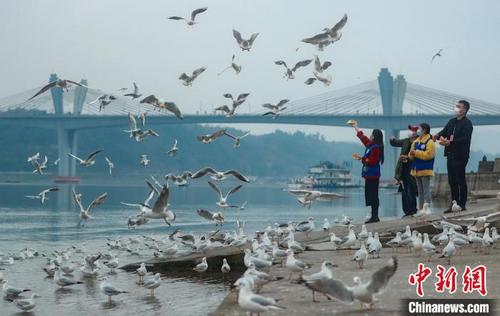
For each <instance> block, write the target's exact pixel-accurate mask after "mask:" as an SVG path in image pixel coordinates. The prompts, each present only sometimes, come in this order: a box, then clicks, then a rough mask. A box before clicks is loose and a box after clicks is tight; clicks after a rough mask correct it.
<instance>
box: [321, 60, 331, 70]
mask: <svg viewBox="0 0 500 316" xmlns="http://www.w3.org/2000/svg"><path fill="white" fill-rule="evenodd" d="M331 65H332V62H331V61H325V62H324V63H323V65H322V66H321V71H323V70H326V69H328V67H330V66H331Z"/></svg>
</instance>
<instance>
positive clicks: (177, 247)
mask: <svg viewBox="0 0 500 316" xmlns="http://www.w3.org/2000/svg"><path fill="white" fill-rule="evenodd" d="M206 11H207V8H206V7H204V8H199V9H196V10H194V11H193V12H192V13H191V15H190V17H188V18H184V17H181V16H171V17H169V18H168V19H170V20H183V21H185V22H186V24H187V25H188V26H190V27H192V26H194V25H195V24H197V21H196V18H197V16H198V15H199V14H202V13H204V12H206ZM346 23H347V15H344V16H343V17H342V19H341V20H340V21H339V22H338V23H336V24H335V25H334V26H333V27H331V28H329V27H327V28H324V29H323V31H322V32H321V33H318V34H316V35H314V36H312V37H309V38H306V39H303V40H302V42H304V43H307V44H311V45H314V46H315V47H317V49H318V50H319V51H323V50H324V49H325V48H326V47H328V46H330V45H332V44H333V43H335V42H337V41H339V40H340V39H341V37H342V30H343V28H344V26H345V25H346ZM258 36H259V33H253V34H251V35H249V37H248V36H245V37H244V35H243V36H242V35H241V33H240V32H238V31H237V30H235V29H233V37H234V38H235V40H236V42H237V44H238V46H239V48H240V49H241V51H247V52H250V51H251V49H252V47H253V45H254V43H255V41H256V39H257V37H258ZM440 53H441V51H440V52H438V53H437V54H436V55H435V56H433V58H432V60H434V58H435V57H437V56H441V55H440ZM235 59H236V55H234V54H233V56H232V60H231V65H229V66H228V67H226V68H224V69H223V70H222V71H221V72H220V73H218V75H221V74H222V73H224V72H225V71H226V70H228V69H233V70H234V73H235V74H236V75H237V74H239V73H240V72H241V71H242V66H241V65H238V64H236V63H235ZM311 63H313V66H314V71H313V76H312V77H310V78H308V79H307V80H306V81H305V84H307V85H311V84H313V83H314V82H316V81H318V82H321V83H323V84H324V85H325V86H328V85H330V84H331V83H332V78H331V76H330V75H328V74H325V71H326V70H327V69H328V68H329V67H330V66H331V65H332V62H330V61H323V62H322V61H321V60H320V57H318V56H317V55H314V58H313V59H306V60H302V61H298V62H297V63H295V64H294V65H293V67H291V66H289V65H288V64H287V63H286V62H285V61H283V60H277V61H275V64H276V65H278V66H282V67H283V68H284V70H285V72H284V78H286V79H287V80H292V79H295V75H296V72H297V71H298V70H299V69H300V68H305V67H307V66H309V65H310V64H311ZM206 69H207V68H206V67H200V68H197V69H195V70H194V71H192V72H190V73H182V74H181V75H180V76H179V80H180V81H182V84H183V85H184V86H186V87H190V86H192V85H193V83H194V81H195V80H196V79H197V78H198V77H199V76H200V75H202V74H203V73H204V72H205V71H206ZM72 85H73V86H82V84H80V83H77V82H75V81H72V80H67V79H57V80H56V81H53V82H50V83H49V84H47V85H46V86H44V87H43V88H41V90H40V91H38V92H37V93H36V94H35V95H34V96H32V97H31V98H30V99H29V100H31V99H33V98H36V97H37V96H39V95H41V94H43V93H46V92H47V91H49V90H50V89H52V88H55V87H59V88H62V89H64V90H65V91H68V89H69V88H70V86H72ZM127 90H128V89H127V88H121V89H119V91H120V92H126V91H127ZM249 95H250V94H249V93H241V94H239V95H238V96H237V97H236V98H235V97H233V95H232V94H230V93H226V94H224V95H223V97H224V98H225V99H228V100H229V101H230V102H229V104H225V105H222V106H219V107H217V108H215V112H221V113H223V115H225V116H226V117H232V116H234V115H236V112H237V109H238V108H239V107H240V106H241V105H242V104H243V103H244V102H245V101H246V99H247V97H248V96H249ZM123 96H126V97H130V98H131V99H132V100H136V99H138V100H139V102H140V104H147V105H150V106H152V107H153V110H158V111H161V110H166V111H168V112H171V113H172V114H173V115H175V116H176V117H177V118H178V119H183V115H182V112H181V110H180V109H179V107H178V106H177V105H176V103H175V102H170V101H165V100H162V99H159V98H157V97H156V96H155V95H154V94H151V95H149V96H147V97H144V98H142V99H140V98H141V97H142V94H141V93H140V91H139V87H138V85H137V83H135V82H134V83H133V91H132V92H130V93H124V94H123ZM116 100H117V98H116V96H115V95H113V94H103V95H101V96H99V97H97V98H96V99H95V100H93V101H91V102H89V103H88V105H93V104H98V106H99V109H100V110H101V111H104V110H105V108H106V106H107V105H109V104H110V103H112V102H116ZM288 102H289V100H288V99H282V100H280V101H279V102H278V103H276V104H271V103H266V104H263V107H264V108H266V109H268V110H269V111H268V112H266V113H264V114H263V115H265V116H271V117H272V118H273V119H276V118H277V117H278V116H279V115H280V114H281V113H282V112H283V111H284V110H286V104H287V103H288ZM146 115H147V111H146V112H143V113H140V114H139V115H138V116H137V117H136V116H135V115H133V114H132V113H129V114H128V123H129V129H128V130H124V132H125V133H127V134H129V137H130V138H133V139H134V140H135V141H137V142H142V141H144V140H145V139H146V138H147V137H158V136H159V134H158V133H157V132H155V131H154V130H152V129H150V128H146ZM138 119H139V120H140V125H139V124H138V122H137V120H138ZM248 135H249V134H248V133H245V134H243V135H240V136H236V135H232V134H230V133H229V132H228V131H227V130H226V129H219V130H217V131H215V132H213V133H211V134H207V135H199V136H198V137H197V139H198V141H199V142H201V143H202V144H210V143H212V142H214V141H216V140H217V139H218V138H220V137H223V136H226V137H228V138H230V139H232V140H233V141H234V147H235V148H238V147H240V145H241V141H242V140H243V139H244V138H245V137H246V136H248ZM180 150H181V149H180V146H179V144H178V142H177V140H174V144H173V146H172V147H171V148H170V149H169V150H168V151H167V152H166V155H167V156H169V157H173V156H175V155H177V153H178V152H179V151H180ZM103 151H104V150H103V149H98V150H95V151H93V152H91V153H89V154H88V155H87V156H85V157H83V158H82V157H78V156H77V155H76V154H75V153H69V154H68V155H69V156H70V157H71V158H72V159H75V160H77V161H78V163H79V164H80V166H82V167H92V166H94V165H95V163H96V157H98V155H99V154H100V153H102V152H103ZM27 161H28V162H29V163H31V165H32V166H33V168H34V170H33V173H38V174H40V175H42V174H44V171H45V170H46V169H47V167H48V159H47V156H44V158H43V160H42V159H41V156H40V153H36V154H35V155H33V156H31V157H29V158H28V159H27ZM58 162H59V159H57V160H56V161H54V162H53V165H57V164H58ZM105 162H106V164H107V167H108V171H109V174H110V175H111V174H112V172H113V169H114V167H115V165H114V163H113V162H112V160H111V158H110V157H105ZM149 162H150V159H149V157H148V155H147V154H142V155H141V156H140V159H139V164H140V165H141V166H143V167H147V166H148V165H149ZM205 176H208V177H210V179H211V180H210V181H208V185H209V187H210V188H212V189H213V190H214V192H215V193H216V194H217V201H216V203H215V204H216V206H217V208H218V209H217V211H214V212H211V211H209V210H206V209H198V210H197V214H198V215H199V216H200V217H202V218H203V219H205V220H208V221H211V222H213V223H215V226H216V228H217V227H219V229H218V230H216V231H213V232H210V233H208V234H204V235H200V236H196V235H193V234H190V233H184V232H181V231H180V230H179V229H176V230H175V231H174V232H172V233H171V234H169V235H168V236H161V237H158V236H157V237H153V236H149V237H148V236H134V237H128V238H118V239H114V240H111V239H108V240H107V242H106V248H105V249H104V250H101V251H97V252H91V251H87V250H86V249H85V246H84V245H81V246H76V245H73V246H71V247H68V248H66V249H61V250H55V251H53V252H51V253H42V252H38V251H36V250H34V249H32V248H25V249H22V250H20V251H19V252H18V253H10V254H6V255H4V254H3V253H1V252H0V266H3V265H5V266H9V265H13V264H14V263H15V261H23V260H36V259H37V258H44V259H45V260H46V264H45V265H44V266H43V267H42V270H43V271H44V272H45V273H46V274H47V276H48V277H49V278H53V281H54V284H55V285H57V286H58V287H61V288H66V287H77V286H79V285H80V284H82V283H83V282H82V279H85V278H90V279H97V280H99V281H101V283H100V290H101V292H102V293H103V294H104V295H105V296H106V297H107V298H108V301H109V302H110V303H111V302H112V297H114V296H117V295H120V294H124V293H127V291H125V290H122V289H119V288H117V287H116V286H114V285H113V284H112V283H111V282H110V281H109V277H108V276H109V275H112V274H116V269H118V268H119V260H120V258H121V257H123V256H138V257H140V256H144V255H148V256H153V257H157V258H158V257H176V256H185V255H188V254H191V253H204V252H206V251H208V250H210V249H214V248H218V247H227V246H244V245H247V243H248V242H249V238H247V236H246V235H245V233H244V230H243V228H244V225H243V224H242V223H240V222H239V220H238V221H237V222H236V229H235V230H234V231H233V232H222V231H221V230H220V229H221V227H222V225H223V223H224V219H225V217H224V213H223V210H225V209H227V208H237V209H244V208H245V205H246V202H245V203H244V204H243V205H241V206H238V205H234V204H232V203H230V202H229V200H228V199H229V198H230V196H232V195H233V194H235V193H236V192H238V191H239V190H240V189H241V188H242V185H241V184H239V185H237V186H234V187H232V188H231V189H230V190H228V191H227V192H224V191H223V190H222V189H221V187H220V183H221V182H222V181H224V180H226V179H228V178H229V177H231V178H233V179H236V180H238V181H241V182H243V183H249V182H250V180H249V178H248V177H247V176H245V175H243V174H242V173H241V172H239V171H237V170H232V169H230V170H225V171H221V170H216V169H214V168H212V167H210V166H207V167H204V168H201V169H200V170H198V171H195V172H191V171H185V172H183V173H182V174H180V175H175V174H171V173H169V174H167V175H165V177H164V179H165V182H164V183H160V182H159V181H157V180H156V179H155V178H154V177H151V181H150V180H147V181H146V184H147V188H148V194H147V195H146V197H145V199H144V201H139V202H122V204H123V205H125V206H128V207H133V208H136V209H137V210H138V213H137V215H136V216H130V217H129V218H128V221H127V225H128V227H129V228H130V229H134V228H136V227H138V226H141V225H144V224H146V223H148V222H149V221H150V220H163V221H164V222H165V223H166V224H167V225H169V226H170V225H172V223H173V222H175V220H176V218H177V215H176V213H175V211H173V210H172V209H171V208H170V204H169V195H170V188H169V183H173V184H174V185H176V186H185V185H187V184H188V182H189V181H191V180H194V179H199V178H203V177H205ZM58 190H59V189H58V188H57V187H52V188H47V189H44V190H42V191H41V192H39V193H37V194H35V195H28V196H26V197H27V198H30V199H38V200H40V203H41V204H42V205H44V203H45V201H46V200H47V199H48V198H49V197H48V196H49V195H50V194H54V192H57V191H58ZM290 193H292V194H294V195H297V196H299V197H298V198H297V200H298V202H299V203H300V204H301V205H303V206H305V207H308V208H310V207H311V205H312V203H313V201H315V200H318V199H319V200H321V199H327V200H331V199H335V198H339V197H342V196H341V195H339V194H335V193H328V192H320V191H312V190H290ZM72 197H73V200H74V201H75V203H76V205H77V206H78V208H79V218H80V223H79V226H85V223H86V222H87V221H88V220H90V219H92V218H94V215H93V214H92V213H91V212H92V211H93V210H94V209H96V208H97V207H99V206H100V205H102V204H103V203H104V202H105V201H106V199H107V197H108V194H107V193H106V192H104V193H102V194H100V195H99V196H97V197H95V198H94V199H93V200H92V202H90V203H89V204H88V206H87V207H84V203H83V199H82V198H83V196H82V194H81V193H77V192H76V191H75V190H73V192H72ZM153 201H154V203H153ZM499 218H500V214H499V213H496V214H492V215H490V216H486V217H479V218H470V219H463V220H451V219H450V220H441V221H438V222H435V223H433V225H435V226H436V228H439V229H441V230H442V232H441V233H440V234H437V235H435V236H433V237H432V239H431V238H430V237H429V235H428V234H427V233H424V234H423V235H422V234H421V233H420V232H418V231H411V230H410V227H409V226H407V227H406V230H405V232H398V233H397V234H396V236H395V237H394V238H392V239H391V240H390V241H388V242H387V243H386V244H387V246H389V247H392V248H393V249H394V250H395V251H396V250H397V248H399V247H406V248H408V249H409V250H410V251H413V252H415V253H416V254H417V255H422V256H424V257H425V258H426V259H427V260H431V258H432V256H434V255H435V254H441V257H444V258H446V259H447V260H448V262H450V260H451V258H452V257H453V256H454V255H456V253H457V248H459V247H464V246H467V245H469V244H472V245H477V246H478V247H481V249H484V251H485V252H489V249H491V247H493V245H494V244H495V243H496V242H498V241H500V236H499V235H498V233H497V230H496V228H495V227H492V228H491V230H490V228H489V227H488V224H489V223H491V222H493V221H496V220H498V219H499ZM351 223H352V219H351V218H349V217H348V216H345V215H344V216H343V217H342V218H341V219H340V220H338V219H335V224H336V225H342V226H345V227H347V228H348V233H347V235H346V236H343V237H342V238H340V237H337V236H336V235H335V234H334V233H333V232H331V233H329V236H330V243H331V244H332V246H333V247H334V248H335V249H349V251H350V249H353V248H358V249H357V251H356V252H355V253H354V254H353V255H352V260H353V261H354V262H356V263H357V264H358V266H359V268H360V269H362V268H364V267H365V265H366V263H367V261H368V259H369V257H370V255H371V256H377V257H380V252H381V250H382V248H383V245H382V242H381V241H380V236H379V234H378V233H377V232H375V233H372V232H368V231H367V228H366V226H365V225H362V226H361V231H360V232H359V233H358V234H356V233H355V232H354V229H353V228H354V226H353V225H352V224H351ZM464 226H467V227H468V229H467V233H466V234H463V233H461V231H463V230H462V229H463V227H464ZM321 229H322V230H323V231H326V232H329V231H330V229H331V225H330V223H329V221H328V219H326V218H325V220H324V223H323V226H322V228H321ZM315 230H316V226H315V223H314V219H313V218H312V217H309V218H308V219H307V220H305V221H302V222H299V223H293V222H288V223H286V224H278V223H276V224H275V225H274V227H272V226H268V227H267V228H266V229H265V230H264V231H263V232H256V235H255V236H254V238H253V239H251V247H250V248H247V249H246V250H245V255H244V264H245V266H246V268H247V270H246V271H245V273H244V274H243V275H242V277H240V278H239V279H238V280H237V281H236V282H235V283H234V285H235V286H236V287H237V288H238V300H237V301H238V304H239V306H240V307H241V308H242V309H244V310H245V311H249V312H251V313H261V312H265V311H268V310H271V309H282V308H284V306H280V305H279V304H278V302H277V301H276V300H275V299H273V298H271V297H265V296H262V295H259V294H258V293H259V291H260V289H261V288H262V286H263V285H264V284H266V283H268V282H273V281H275V280H277V278H276V277H275V276H272V275H271V274H269V273H267V272H265V271H264V270H267V269H269V268H270V267H271V266H272V265H273V264H276V263H281V265H282V266H283V267H284V268H285V269H286V270H287V272H288V273H289V279H290V280H291V279H292V277H293V275H294V274H299V282H300V283H302V284H304V285H305V286H306V287H307V288H309V289H310V290H312V293H313V301H316V297H315V294H316V293H321V294H323V295H325V296H326V297H327V298H328V299H336V300H339V301H342V302H345V303H352V302H353V301H359V302H361V303H362V304H368V305H370V306H373V304H374V302H375V296H377V295H379V294H380V293H381V292H382V291H383V290H384V289H385V288H386V286H387V284H388V283H389V281H390V279H391V277H392V276H393V275H394V274H395V272H396V270H397V268H398V259H397V257H391V258H390V259H389V260H388V261H387V263H385V264H384V265H382V266H381V267H379V269H378V270H376V271H375V272H374V273H373V274H372V277H371V280H370V281H369V282H362V281H361V280H360V278H359V277H355V278H354V285H353V286H348V285H347V284H346V283H345V282H343V281H341V280H338V279H335V278H334V274H333V273H332V271H331V268H332V267H334V266H335V265H334V264H332V263H331V262H330V261H324V262H323V263H322V265H321V269H320V271H319V272H316V273H314V274H310V275H303V272H304V271H305V270H306V269H309V268H310V267H311V266H310V265H308V264H307V263H304V262H303V261H301V260H300V259H298V258H296V257H295V254H298V253H301V252H304V251H305V250H306V247H305V245H303V244H301V243H300V242H297V241H296V240H295V235H294V234H295V233H296V232H303V233H305V234H306V236H308V234H310V233H311V232H313V231H315ZM481 232H482V233H481ZM422 238H423V239H422ZM433 242H434V243H437V244H438V245H437V246H436V245H434V244H433ZM439 247H442V249H440V250H438V248H439ZM105 268H107V269H108V271H107V273H103V272H105V271H103V269H105ZM0 269H2V270H3V268H0ZM78 270H79V271H80V273H81V279H77V278H75V276H74V274H75V273H76V272H77V271H78ZM193 270H194V271H196V272H198V273H204V272H206V271H207V270H208V262H207V258H206V257H203V259H202V260H201V263H199V264H197V265H196V266H194V267H193ZM220 271H221V272H222V273H229V272H230V271H231V267H230V266H229V264H228V261H227V260H226V259H225V258H224V259H223V261H222V264H221V266H220ZM136 274H137V275H138V277H139V280H138V284H139V285H140V286H141V287H143V288H144V289H147V290H149V291H150V294H151V295H155V294H154V291H155V289H157V288H158V287H159V286H160V285H161V283H162V281H161V275H160V274H159V273H156V274H151V272H149V271H148V270H147V266H146V265H145V264H144V263H142V264H141V265H140V267H139V268H138V269H137V270H136ZM0 282H1V283H2V284H3V286H2V288H3V293H4V296H5V298H6V299H7V300H9V301H11V302H13V304H15V305H16V306H17V307H18V308H19V309H21V310H23V311H31V310H33V309H34V308H35V306H36V299H37V298H38V297H39V295H38V294H36V293H33V294H32V295H31V296H29V297H25V296H24V293H26V292H31V290H30V289H25V288H22V287H15V286H13V285H11V284H10V283H9V281H8V280H7V278H6V277H5V276H4V275H3V273H2V271H0ZM129 291H131V289H129Z"/></svg>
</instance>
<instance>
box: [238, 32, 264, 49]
mask: <svg viewBox="0 0 500 316" xmlns="http://www.w3.org/2000/svg"><path fill="white" fill-rule="evenodd" d="M258 35H259V33H254V34H252V36H250V38H249V39H248V40H246V39H243V38H242V37H241V34H240V32H238V31H236V30H234V29H233V37H234V38H235V39H236V42H238V45H239V46H240V48H241V50H242V51H245V50H246V51H247V52H249V51H250V49H251V48H252V46H253V42H254V41H255V39H256V38H257V36H258Z"/></svg>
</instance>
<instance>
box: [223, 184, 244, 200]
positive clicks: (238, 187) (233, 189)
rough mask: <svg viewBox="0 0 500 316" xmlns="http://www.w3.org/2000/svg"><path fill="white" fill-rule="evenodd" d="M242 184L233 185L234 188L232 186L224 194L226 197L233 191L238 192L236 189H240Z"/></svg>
mask: <svg viewBox="0 0 500 316" xmlns="http://www.w3.org/2000/svg"><path fill="white" fill-rule="evenodd" d="M242 186H243V185H242V184H240V185H238V186H235V187H234V188H232V189H231V190H229V192H227V194H226V197H228V196H230V195H231V194H234V193H236V192H238V190H239V189H241V187H242Z"/></svg>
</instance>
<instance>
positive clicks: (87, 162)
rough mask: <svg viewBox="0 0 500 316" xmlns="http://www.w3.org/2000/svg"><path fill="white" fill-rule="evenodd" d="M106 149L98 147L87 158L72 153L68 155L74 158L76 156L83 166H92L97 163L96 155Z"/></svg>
mask: <svg viewBox="0 0 500 316" xmlns="http://www.w3.org/2000/svg"><path fill="white" fill-rule="evenodd" d="M103 150H104V149H98V150H96V151H94V152H92V153H90V154H89V155H88V156H87V157H86V158H85V159H81V158H79V157H77V156H75V155H73V154H71V153H68V156H70V157H72V158H75V159H76V160H78V161H79V162H80V165H81V166H84V167H90V166H93V165H94V164H95V160H94V159H95V156H96V155H97V154H98V153H100V152H101V151H103Z"/></svg>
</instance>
